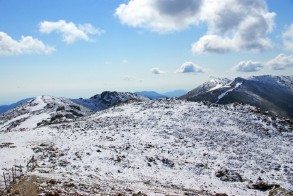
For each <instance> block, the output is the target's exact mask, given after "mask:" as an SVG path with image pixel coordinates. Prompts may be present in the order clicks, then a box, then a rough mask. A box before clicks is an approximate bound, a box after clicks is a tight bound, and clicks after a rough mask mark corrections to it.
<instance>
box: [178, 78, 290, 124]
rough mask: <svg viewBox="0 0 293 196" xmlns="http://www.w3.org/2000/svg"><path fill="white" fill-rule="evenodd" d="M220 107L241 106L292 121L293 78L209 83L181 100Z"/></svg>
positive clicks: (225, 80)
mask: <svg viewBox="0 0 293 196" xmlns="http://www.w3.org/2000/svg"><path fill="white" fill-rule="evenodd" d="M180 98H181V99H186V100H188V101H209V102H212V103H218V104H229V103H236V102H238V103H242V104H249V105H252V106H256V107H258V108H260V111H261V112H269V113H271V114H272V115H278V116H282V117H284V118H290V119H291V120H292V119H293V76H271V75H263V76H253V77H249V78H240V77H238V78H235V79H234V80H229V79H216V80H214V79H213V80H211V81H208V82H206V83H204V84H202V85H200V86H199V87H197V88H195V89H194V90H192V91H190V92H188V93H187V94H186V95H184V96H182V97H180Z"/></svg>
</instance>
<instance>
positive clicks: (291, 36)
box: [283, 23, 293, 51]
mask: <svg viewBox="0 0 293 196" xmlns="http://www.w3.org/2000/svg"><path fill="white" fill-rule="evenodd" d="M283 45H284V47H285V48H286V49H287V50H291V51H293V23H292V24H291V26H290V27H289V28H287V29H286V31H285V32H284V33H283Z"/></svg>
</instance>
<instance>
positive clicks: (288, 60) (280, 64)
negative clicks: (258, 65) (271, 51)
mask: <svg viewBox="0 0 293 196" xmlns="http://www.w3.org/2000/svg"><path fill="white" fill-rule="evenodd" d="M266 65H267V66H269V67H271V68H272V69H274V70H284V69H286V68H288V67H293V55H285V54H279V55H278V56H277V57H276V58H274V59H272V60H270V61H268V62H267V63H266Z"/></svg>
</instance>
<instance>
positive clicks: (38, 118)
mask: <svg viewBox="0 0 293 196" xmlns="http://www.w3.org/2000/svg"><path fill="white" fill-rule="evenodd" d="M92 113H93V111H91V110H89V109H87V108H85V107H83V106H80V105H77V104H75V103H73V102H72V101H70V100H69V99H66V98H56V97H52V96H39V97H37V98H34V99H32V100H30V101H28V102H26V103H23V104H21V105H18V106H17V107H15V108H14V109H12V110H9V111H7V112H6V113H4V114H2V115H0V129H1V130H2V131H3V130H6V131H10V130H14V129H27V128H30V129H33V128H36V127H38V126H42V125H47V124H54V123H60V122H64V121H66V122H69V121H73V120H74V119H76V118H79V117H82V116H87V115H90V114H92Z"/></svg>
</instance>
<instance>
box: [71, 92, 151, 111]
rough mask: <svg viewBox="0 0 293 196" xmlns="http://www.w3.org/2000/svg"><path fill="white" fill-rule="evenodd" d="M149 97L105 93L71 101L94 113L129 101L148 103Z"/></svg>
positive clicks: (123, 93) (133, 94)
mask: <svg viewBox="0 0 293 196" xmlns="http://www.w3.org/2000/svg"><path fill="white" fill-rule="evenodd" d="M146 100H149V99H148V98H147V97H143V96H140V95H137V94H135V93H130V92H116V91H104V92H102V93H101V94H97V95H94V96H93V97H91V98H89V99H83V98H80V99H71V101H73V102H74V103H76V104H79V105H82V106H84V107H86V108H89V109H90V110H93V111H100V110H104V109H107V108H110V107H112V106H116V105H119V104H121V103H126V102H129V101H146Z"/></svg>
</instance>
